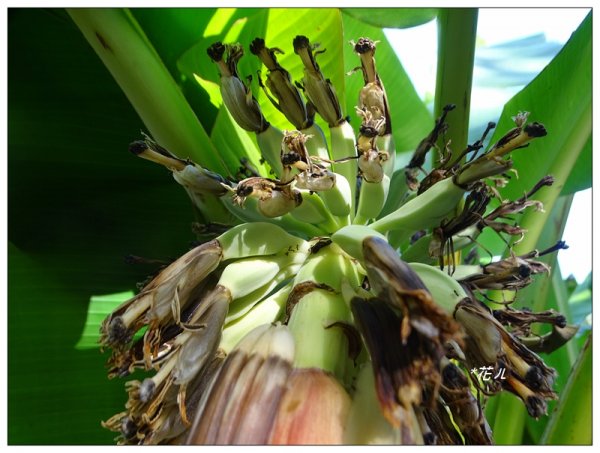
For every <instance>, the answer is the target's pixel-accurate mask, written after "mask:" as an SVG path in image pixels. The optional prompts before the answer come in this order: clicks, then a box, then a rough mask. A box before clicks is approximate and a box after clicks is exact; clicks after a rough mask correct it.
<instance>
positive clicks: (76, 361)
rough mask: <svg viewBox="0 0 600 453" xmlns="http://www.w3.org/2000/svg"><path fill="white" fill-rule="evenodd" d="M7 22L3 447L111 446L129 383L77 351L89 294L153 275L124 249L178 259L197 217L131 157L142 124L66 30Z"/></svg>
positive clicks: (27, 13)
mask: <svg viewBox="0 0 600 453" xmlns="http://www.w3.org/2000/svg"><path fill="white" fill-rule="evenodd" d="M8 22H9V28H8V33H9V35H10V40H9V49H8V50H9V52H8V54H9V61H8V83H9V84H10V87H11V89H10V92H9V99H8V104H9V106H8V119H9V121H8V174H9V175H10V177H9V179H8V206H9V215H8V239H9V240H10V241H11V242H12V244H14V247H11V248H10V250H9V255H8V269H9V275H8V286H9V294H8V348H9V354H8V356H9V359H8V393H7V395H8V441H9V443H11V444H105V443H112V439H113V437H114V436H113V434H112V433H110V432H107V431H106V430H104V429H102V428H101V426H100V420H102V419H106V418H108V417H110V416H111V415H112V414H113V413H115V412H117V411H119V410H122V408H123V404H124V393H123V382H122V381H121V382H117V381H114V382H109V381H107V379H106V375H105V372H104V371H105V370H104V361H105V357H103V356H102V355H101V354H100V353H99V352H98V351H97V350H84V351H82V350H76V349H75V344H76V343H77V341H78V339H79V338H80V336H81V334H82V332H83V326H84V322H85V320H86V313H87V309H88V304H89V301H90V297H91V295H92V294H108V293H115V292H121V291H128V290H132V289H134V288H135V283H136V282H138V281H141V280H143V279H144V278H145V277H146V275H147V274H148V273H150V272H152V271H153V268H152V267H151V266H131V265H127V264H126V263H125V262H124V260H123V257H124V256H126V255H128V254H136V255H141V256H146V257H152V258H161V259H169V258H171V257H177V256H179V255H180V254H181V253H182V252H184V251H186V250H187V248H188V244H189V242H190V241H192V240H193V239H194V236H193V235H192V233H191V230H190V223H191V221H192V220H193V215H192V210H191V208H190V203H189V201H188V199H187V195H186V194H185V192H184V191H183V190H182V189H180V188H179V187H177V185H176V184H174V183H173V179H172V178H171V176H170V174H169V172H167V171H165V170H164V169H162V168H159V167H158V166H156V165H153V164H151V163H148V162H144V161H141V160H140V159H137V158H135V157H134V156H133V155H131V154H130V153H129V152H127V145H128V143H129V142H131V141H132V140H134V139H138V138H140V135H139V133H140V130H145V127H144V126H143V124H142V123H141V122H140V120H139V119H138V117H137V115H136V113H135V111H134V110H133V109H132V108H131V106H130V104H129V102H128V101H127V99H126V98H125V96H124V95H123V93H122V92H121V90H120V88H119V87H118V86H117V85H116V84H115V83H114V81H113V79H112V77H111V76H110V74H109V73H108V71H107V70H106V69H105V68H104V67H103V65H102V63H101V62H100V60H99V59H98V58H97V56H96V55H95V54H94V53H93V51H92V49H91V48H90V47H89V45H88V44H87V43H86V42H85V41H84V40H83V39H82V38H81V34H80V33H79V31H78V30H77V29H76V28H75V26H74V25H73V24H72V22H70V21H69V20H68V19H66V18H65V17H64V16H61V15H57V14H51V12H49V11H46V10H41V9H36V10H22V9H19V10H11V11H10V12H9V21H8ZM32 29H35V33H31V30H32ZM32 62H35V64H34V65H33V64H32Z"/></svg>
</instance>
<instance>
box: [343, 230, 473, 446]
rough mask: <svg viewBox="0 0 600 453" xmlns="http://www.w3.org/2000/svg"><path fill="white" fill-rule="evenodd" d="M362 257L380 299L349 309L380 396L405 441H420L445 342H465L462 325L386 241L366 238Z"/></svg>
mask: <svg viewBox="0 0 600 453" xmlns="http://www.w3.org/2000/svg"><path fill="white" fill-rule="evenodd" d="M363 255H364V260H365V267H366V270H367V275H368V278H369V284H370V285H371V288H372V290H373V291H374V293H375V294H377V297H375V298H371V299H363V298H360V297H355V298H353V299H352V301H351V309H352V313H353V315H354V319H355V322H356V324H357V327H358V330H359V331H360V333H361V335H362V336H363V339H364V341H365V344H366V346H367V349H368V351H369V354H370V357H371V360H372V363H373V372H374V375H375V386H376V391H377V397H378V399H379V403H380V405H381V408H382V412H383V414H384V415H385V417H386V418H387V420H388V421H389V423H390V424H391V425H392V426H394V427H395V428H397V429H399V430H400V434H401V441H402V443H404V444H422V443H424V442H425V439H424V432H423V430H424V429H423V428H424V427H423V426H422V423H421V422H420V416H419V415H420V411H421V407H426V406H428V405H429V404H431V403H432V402H433V401H435V399H436V398H437V393H438V388H439V385H440V383H441V375H440V363H441V360H442V358H443V357H444V355H445V354H446V349H445V344H446V343H447V342H449V341H454V342H456V343H462V340H461V333H460V327H459V325H458V324H457V323H456V322H455V321H454V320H453V319H452V318H451V317H450V316H448V315H447V314H446V313H445V312H444V311H443V310H442V309H441V308H440V307H438V306H437V305H436V304H435V302H434V301H433V299H432V297H431V294H430V293H429V291H427V288H426V287H425V285H424V284H423V282H422V281H421V280H420V278H419V277H418V276H417V275H416V274H415V273H414V271H412V270H411V269H410V268H409V267H408V266H407V265H406V264H405V263H404V262H402V261H401V260H400V259H399V258H398V255H397V253H396V252H395V250H394V249H393V248H392V247H391V246H390V245H389V244H388V243H387V242H386V241H385V240H383V239H380V238H376V237H373V236H371V237H367V238H366V239H365V240H364V241H363Z"/></svg>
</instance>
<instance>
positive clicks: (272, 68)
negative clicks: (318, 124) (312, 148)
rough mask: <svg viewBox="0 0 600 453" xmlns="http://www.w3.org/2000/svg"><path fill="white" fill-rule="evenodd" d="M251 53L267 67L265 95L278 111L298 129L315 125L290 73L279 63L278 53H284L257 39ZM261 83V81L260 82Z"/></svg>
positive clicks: (252, 45)
mask: <svg viewBox="0 0 600 453" xmlns="http://www.w3.org/2000/svg"><path fill="white" fill-rule="evenodd" d="M250 52H252V53H253V54H254V55H256V56H257V57H258V58H260V60H261V61H262V62H263V64H264V65H265V66H266V67H267V71H268V72H267V82H266V85H267V88H268V89H269V91H270V93H269V92H268V91H267V90H265V94H266V95H267V97H268V98H269V100H270V101H271V102H272V103H273V105H274V106H275V107H277V109H279V110H280V111H281V113H283V114H284V115H285V117H286V118H287V119H288V120H289V121H290V122H291V123H292V124H293V125H294V127H295V128H296V129H306V128H307V127H309V126H310V125H311V124H312V123H313V116H314V115H309V113H308V111H307V109H306V105H304V101H303V100H302V96H301V95H300V92H299V91H298V88H296V87H295V86H294V84H293V83H292V78H291V76H290V73H289V72H288V71H286V70H285V69H284V68H283V67H282V66H281V65H280V64H279V63H278V62H277V57H276V56H275V54H276V53H283V52H282V51H281V50H280V49H277V48H268V47H267V46H266V45H265V40H264V39H262V38H256V39H255V40H254V41H252V44H250ZM259 81H260V80H259ZM260 83H261V86H262V87H263V88H264V85H262V81H261V82H260Z"/></svg>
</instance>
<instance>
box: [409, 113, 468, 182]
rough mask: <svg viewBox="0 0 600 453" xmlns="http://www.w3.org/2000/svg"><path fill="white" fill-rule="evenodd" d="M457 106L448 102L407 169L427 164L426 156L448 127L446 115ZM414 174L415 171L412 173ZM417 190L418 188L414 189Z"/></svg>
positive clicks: (419, 145) (418, 146)
mask: <svg viewBox="0 0 600 453" xmlns="http://www.w3.org/2000/svg"><path fill="white" fill-rule="evenodd" d="M455 108H456V105H454V104H448V105H446V106H445V107H444V109H443V111H442V114H441V115H440V117H439V118H438V119H437V120H436V121H435V125H434V126H433V129H432V130H431V132H430V133H429V135H428V136H427V137H425V138H424V139H423V140H421V142H420V143H419V144H418V145H417V148H416V149H415V152H414V153H413V155H412V158H411V159H410V162H409V163H408V165H407V166H406V170H407V171H408V170H420V169H421V167H422V166H423V165H424V164H425V157H426V156H427V153H428V152H429V150H430V149H431V148H432V147H433V146H435V144H436V142H437V140H438V137H439V135H440V134H441V133H443V132H445V131H446V130H447V129H448V123H446V116H447V115H448V112H451V111H452V110H454V109H455ZM412 174H413V175H414V173H412ZM413 190H416V189H413Z"/></svg>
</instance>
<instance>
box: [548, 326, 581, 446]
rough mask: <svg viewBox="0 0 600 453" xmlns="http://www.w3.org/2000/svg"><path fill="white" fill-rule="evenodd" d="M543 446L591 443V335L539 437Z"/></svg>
mask: <svg viewBox="0 0 600 453" xmlns="http://www.w3.org/2000/svg"><path fill="white" fill-rule="evenodd" d="M542 443H543V444H547V445H591V444H592V335H591V334H590V335H588V337H587V341H586V343H585V346H584V347H583V349H582V350H581V353H580V355H579V358H578V359H577V363H575V365H574V367H573V370H572V371H571V375H570V376H569V382H568V383H567V385H566V386H565V391H564V393H563V395H562V396H561V398H560V400H559V402H558V405H557V406H556V410H555V411H554V412H553V413H552V416H551V420H550V423H549V424H548V427H547V429H546V431H545V432H544V435H543V437H542Z"/></svg>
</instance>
